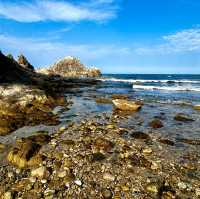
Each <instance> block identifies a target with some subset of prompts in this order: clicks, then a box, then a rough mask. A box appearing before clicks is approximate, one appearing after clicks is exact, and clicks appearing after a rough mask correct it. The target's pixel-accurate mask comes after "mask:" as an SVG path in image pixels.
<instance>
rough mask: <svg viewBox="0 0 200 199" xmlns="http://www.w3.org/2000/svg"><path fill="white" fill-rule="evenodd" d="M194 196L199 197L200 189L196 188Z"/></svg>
mask: <svg viewBox="0 0 200 199" xmlns="http://www.w3.org/2000/svg"><path fill="white" fill-rule="evenodd" d="M195 194H196V196H200V188H197V189H196V190H195Z"/></svg>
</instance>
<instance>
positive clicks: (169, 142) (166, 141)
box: [159, 139, 174, 146]
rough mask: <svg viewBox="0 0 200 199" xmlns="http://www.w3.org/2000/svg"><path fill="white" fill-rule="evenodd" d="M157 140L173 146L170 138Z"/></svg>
mask: <svg viewBox="0 0 200 199" xmlns="http://www.w3.org/2000/svg"><path fill="white" fill-rule="evenodd" d="M159 142H160V143H162V144H166V145H170V146H174V142H173V141H171V140H168V139H160V140H159Z"/></svg>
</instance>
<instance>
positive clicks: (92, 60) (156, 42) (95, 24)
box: [0, 0, 200, 74]
mask: <svg viewBox="0 0 200 199" xmlns="http://www.w3.org/2000/svg"><path fill="white" fill-rule="evenodd" d="M199 10H200V1H199V0H23V1H22V0H0V49H1V50H2V51H3V52H4V53H5V54H7V53H12V54H13V55H14V56H15V57H17V55H19V54H20V53H23V54H25V55H26V56H27V58H28V59H29V60H30V62H31V63H32V64H33V65H34V66H36V67H41V66H48V65H50V64H53V63H54V62H55V61H56V60H58V59H60V58H62V57H64V56H68V55H72V56H76V57H79V58H80V60H81V61H82V62H83V63H84V64H86V65H87V66H97V67H99V68H100V69H101V70H102V71H103V72H104V73H193V74H200V12H199Z"/></svg>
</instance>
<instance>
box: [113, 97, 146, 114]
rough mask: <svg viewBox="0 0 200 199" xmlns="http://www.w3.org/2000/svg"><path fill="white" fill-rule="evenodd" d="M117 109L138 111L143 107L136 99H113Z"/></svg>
mask: <svg viewBox="0 0 200 199" xmlns="http://www.w3.org/2000/svg"><path fill="white" fill-rule="evenodd" d="M112 102H113V104H114V106H115V108H116V109H119V110H121V111H138V110H139V109H141V107H142V105H140V104H138V103H137V102H135V101H128V100H124V99H116V100H112Z"/></svg>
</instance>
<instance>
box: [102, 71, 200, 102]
mask: <svg viewBox="0 0 200 199" xmlns="http://www.w3.org/2000/svg"><path fill="white" fill-rule="evenodd" d="M101 81H103V85H102V88H101V89H100V92H108V93H116V92H117V93H124V94H128V95H129V96H130V97H131V96H132V97H133V96H134V97H135V98H143V99H144V100H147V101H156V102H161V103H175V104H178V103H189V104H197V103H200V75H174V74H173V75H171V74H134V75H132V74H104V75H103V77H102V78H101Z"/></svg>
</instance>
